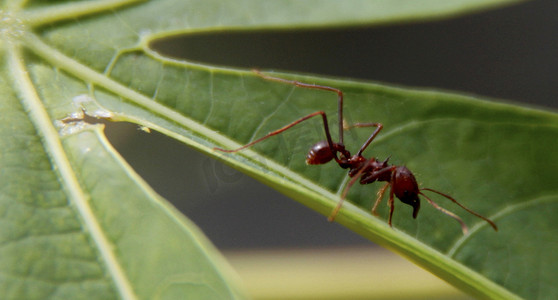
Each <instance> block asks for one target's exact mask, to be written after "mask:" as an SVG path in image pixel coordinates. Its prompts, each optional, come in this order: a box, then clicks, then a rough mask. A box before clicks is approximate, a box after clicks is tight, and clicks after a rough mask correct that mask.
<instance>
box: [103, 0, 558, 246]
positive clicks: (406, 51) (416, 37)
mask: <svg viewBox="0 0 558 300" xmlns="http://www.w3.org/2000/svg"><path fill="white" fill-rule="evenodd" d="M557 16H558V2H556V1H555V0H537V1H531V2H526V3H522V4H519V5H514V6H510V7H504V8H502V9H498V10H491V11H487V12H482V13H477V14H473V15H468V16H462V17H458V18H455V19H449V20H443V21H435V22H431V23H426V22H420V23H410V24H398V25H393V26H380V27H375V28H364V27H361V28H346V29H331V30H320V31H317V30H299V31H269V32H220V33H216V34H196V35H190V36H187V37H177V38H175V39H170V40H164V41H159V42H157V43H155V44H154V45H153V47H154V48H155V49H156V50H157V51H159V52H160V53H162V54H163V55H168V56H172V57H178V58H183V59H185V60H189V61H195V62H202V63H208V64H211V65H218V66H231V67H239V68H254V67H258V68H261V69H273V70H282V71H293V72H304V73H313V74H319V75H325V76H335V77H345V78H358V79H363V80H374V81H380V82H386V83H392V84H398V85H406V86H413V87H426V88H436V89H444V90H455V91H461V92H465V93H472V94H478V95H483V96H488V97H494V98H502V99H508V100H512V101H514V102H522V103H525V104H528V105H534V106H538V107H541V108H543V109H552V110H555V108H556V106H557V101H556V99H557V98H558V78H557V73H558V72H557V70H558V34H557V29H558V17H557ZM107 135H108V137H109V139H111V141H112V143H113V144H114V145H115V147H116V148H117V149H118V151H119V152H120V153H121V154H122V155H123V156H124V157H125V159H126V160H127V161H128V162H129V163H130V164H131V165H132V167H133V168H134V169H135V170H136V171H137V172H138V173H139V174H140V175H141V176H142V177H143V178H144V179H145V180H146V181H147V182H148V183H149V184H150V185H151V186H152V187H153V188H154V189H155V190H156V191H157V192H158V193H159V194H161V195H162V196H163V197H165V198H166V199H168V200H169V201H171V202H172V203H173V204H174V205H175V206H176V207H177V208H178V209H180V210H181V211H183V212H184V214H185V215H186V216H187V217H188V218H190V219H191V220H193V221H194V222H195V223H196V224H197V225H198V226H199V227H201V229H202V230H203V231H204V233H205V234H206V235H207V236H208V237H209V238H210V239H211V240H212V242H213V243H214V244H216V245H217V247H218V248H220V249H246V248H269V247H323V246H350V245H370V244H371V243H370V242H368V241H366V240H364V239H363V238H361V237H360V236H358V235H356V234H354V233H352V232H350V231H349V230H347V229H344V228H343V227H341V226H339V225H337V224H330V223H328V222H327V220H326V217H324V216H321V215H318V214H317V213H315V212H313V211H311V210H310V209H307V208H305V207H303V206H302V205H300V204H298V203H296V202H295V201H293V200H291V199H288V198H286V197H283V196H282V195H280V194H279V193H277V192H275V191H274V190H272V189H270V188H268V187H266V186H264V185H262V184H260V183H258V182H256V181H255V180H253V179H251V178H249V177H247V176H245V175H242V174H240V173H238V172H237V171H235V170H232V169H230V168H228V167H226V166H223V165H222V164H221V163H219V162H217V161H214V160H212V159H210V158H208V157H206V156H204V155H202V154H200V153H198V152H196V151H194V150H192V149H189V148H188V147H187V146H185V145H183V144H181V143H179V142H176V141H174V140H172V139H170V138H167V137H165V136H163V135H162V134H159V133H155V132H153V133H150V134H148V133H145V132H143V131H141V130H138V127H137V126H136V125H133V124H125V123H113V124H109V126H108V129H107ZM371 197H374V195H371Z"/></svg>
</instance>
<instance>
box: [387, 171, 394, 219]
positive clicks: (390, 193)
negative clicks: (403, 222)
mask: <svg viewBox="0 0 558 300" xmlns="http://www.w3.org/2000/svg"><path fill="white" fill-rule="evenodd" d="M394 182H395V172H393V174H392V175H391V180H390V182H389V183H390V184H391V188H390V189H389V200H388V206H389V218H388V225H389V227H392V225H391V218H392V217H393V211H394V210H395V205H394V203H393V183H394Z"/></svg>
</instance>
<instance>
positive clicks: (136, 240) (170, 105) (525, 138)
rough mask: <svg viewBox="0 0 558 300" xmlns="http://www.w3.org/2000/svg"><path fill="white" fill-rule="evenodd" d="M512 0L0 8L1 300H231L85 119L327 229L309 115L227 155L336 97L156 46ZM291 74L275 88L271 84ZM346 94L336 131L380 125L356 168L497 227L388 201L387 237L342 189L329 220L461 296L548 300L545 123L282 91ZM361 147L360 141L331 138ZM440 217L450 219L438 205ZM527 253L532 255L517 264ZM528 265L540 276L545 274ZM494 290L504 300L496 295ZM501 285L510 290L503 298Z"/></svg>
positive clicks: (348, 89) (212, 257) (222, 268)
mask: <svg viewBox="0 0 558 300" xmlns="http://www.w3.org/2000/svg"><path fill="white" fill-rule="evenodd" d="M511 2H516V1H504V0H500V1H480V0H477V1H472V0H469V1H465V0H462V1H435V0H430V1H422V2H421V3H420V5H417V2H416V1H343V2H341V1H304V2H302V1H273V2H271V1H249V0H245V1H242V2H239V1H234V2H232V1H217V0H216V1H208V0H205V1H171V0H160V1H130V0H121V1H105V0H99V1H57V2H56V3H57V4H49V3H45V2H44V1H4V2H3V3H2V4H1V5H2V6H1V7H2V10H0V14H1V16H0V22H1V24H0V25H1V28H2V30H1V31H0V43H1V44H0V51H1V54H2V61H1V64H2V65H1V67H2V73H1V75H0V76H1V77H0V91H1V92H2V93H1V95H2V96H1V97H2V101H1V102H0V103H1V104H0V109H1V112H2V118H1V121H0V122H1V123H0V130H1V131H2V133H3V135H2V136H3V139H2V140H1V141H0V143H1V147H0V149H2V150H1V151H0V167H1V169H0V176H1V178H0V182H1V183H2V189H1V191H2V192H1V194H0V216H1V218H0V220H1V224H2V230H0V241H1V242H2V244H1V245H2V246H1V247H0V253H1V255H0V266H1V268H0V270H2V272H1V274H0V294H2V295H3V296H4V297H3V298H6V299H20V298H28V299H44V298H52V299H58V298H59V299H68V298H72V299H75V298H79V297H82V298H84V299H93V298H99V299H109V298H118V297H120V298H127V299H135V298H146V299H152V298H169V299H170V298H183V297H184V295H188V298H209V299H211V298H234V297H242V296H243V294H242V291H240V290H239V289H238V288H237V287H236V285H235V282H234V275H231V274H230V270H229V267H228V265H227V264H226V263H225V262H223V260H222V258H221V257H220V255H219V254H218V253H216V251H215V250H214V248H213V247H212V246H211V245H210V243H209V242H207V241H206V240H205V238H204V237H203V236H202V235H201V234H200V233H199V231H198V230H197V229H196V228H195V226H194V225H192V224H191V223H190V222H189V221H188V220H186V218H185V217H183V216H181V215H180V214H178V213H177V212H176V211H174V209H173V208H172V207H170V206H169V205H168V204H167V203H166V202H165V201H164V200H163V199H161V198H160V197H159V196H157V195H156V194H155V193H154V192H153V191H152V190H150V188H149V187H147V186H146V184H145V183H144V182H143V181H142V180H141V179H140V178H138V176H137V175H136V174H135V173H134V172H133V171H132V170H131V169H130V168H129V167H128V166H127V165H126V163H125V162H124V161H123V160H122V159H121V158H120V157H119V156H118V154H117V153H116V152H115V151H114V149H112V147H111V146H110V145H109V144H108V142H107V141H106V140H105V138H104V135H103V133H102V128H101V125H94V124H90V121H87V119H86V120H85V121H84V120H82V119H83V117H84V116H83V112H85V113H86V114H87V115H89V116H93V117H97V118H104V119H110V120H114V121H132V122H136V123H138V124H141V125H143V126H147V127H149V128H153V129H155V130H158V131H161V132H163V133H165V134H167V135H169V136H171V137H174V138H176V139H178V140H180V141H183V142H184V143H187V144H189V145H191V146H193V147H195V148H197V149H199V150H201V151H204V152H207V153H208V154H210V155H213V156H215V157H218V158H220V159H222V160H224V161H226V162H228V163H229V164H231V165H234V166H236V167H238V168H240V169H242V170H244V171H245V172H247V173H249V174H251V175H253V176H255V177H256V178H258V179H259V180H261V181H264V182H266V183H268V184H270V185H272V186H274V187H275V188H277V189H279V190H280V191H282V192H283V193H285V194H287V195H290V196H292V197H293V198H295V199H297V200H298V201H300V202H302V203H304V204H305V205H307V206H309V207H311V208H314V209H316V210H317V211H319V212H321V213H323V214H324V215H329V214H330V212H331V210H332V208H333V207H334V206H335V205H336V203H337V201H338V200H339V193H340V191H341V190H342V187H343V185H344V184H345V183H346V180H347V176H346V171H343V170H341V169H339V168H338V166H336V165H334V164H333V163H332V164H330V165H324V166H306V165H305V164H304V156H305V154H306V152H307V150H308V148H309V147H310V146H311V145H312V144H313V143H315V142H316V141H319V140H321V139H323V138H324V135H323V129H322V127H321V126H322V125H321V124H320V122H319V120H312V121H307V122H306V123H305V124H304V125H303V124H301V125H299V126H297V127H295V128H293V129H291V130H289V131H287V132H285V133H283V134H282V135H280V136H277V137H275V138H273V139H269V140H266V141H265V142H262V143H261V144H258V145H257V146H255V147H253V148H251V149H246V150H245V151H242V152H239V153H234V154H223V153H220V152H216V151H214V150H212V149H213V147H215V146H221V147H227V148H235V147H238V146H240V145H242V144H244V143H247V142H249V141H251V140H253V139H254V138H257V137H260V136H263V135H264V134H265V133H267V132H269V131H271V130H274V129H277V128H280V127H281V126H284V125H285V124H287V123H289V122H292V121H294V120H296V119H297V118H298V117H300V116H304V115H306V114H309V113H312V112H315V111H317V110H324V111H326V112H327V114H328V116H329V117H330V122H331V127H332V131H333V135H334V137H336V136H337V135H338V132H337V131H336V126H333V124H336V121H337V120H336V101H335V99H336V96H335V94H333V95H332V94H331V93H328V92H325V91H317V90H309V89H301V88H295V87H293V86H290V85H286V84H281V83H277V82H269V81H265V80H263V79H262V78H260V77H258V76H256V75H255V74H253V73H250V72H246V71H240V70H233V69H224V68H215V67H211V66H204V65H197V64H191V63H187V62H182V61H177V60H173V59H170V58H165V57H161V56H160V55H158V54H157V53H155V52H154V51H153V50H151V49H150V48H149V43H150V42H151V41H153V40H155V39H158V38H163V37H168V36H170V35H176V34H188V33H195V32H201V31H208V30H215V31H217V30H222V29H223V28H226V29H230V30H233V29H234V30H254V29H262V28H295V27H296V28H299V27H318V26H348V25H358V24H380V23H386V22H401V21H412V20H425V19H434V18H443V17H449V16H452V15H456V14H462V13H465V12H469V11H474V10H479V9H485V8H488V7H492V6H496V5H501V4H506V3H511ZM279 76H281V77H284V78H293V77H292V75H287V74H282V75H279ZM297 78H298V79H300V80H302V81H304V82H309V83H317V84H322V85H328V86H334V87H336V88H340V89H342V90H343V91H344V92H345V99H346V102H345V112H346V114H345V118H346V120H347V121H348V122H349V123H351V122H382V123H383V124H384V126H385V130H384V131H383V132H382V133H381V135H380V136H379V137H378V138H377V139H376V140H375V141H374V143H373V144H372V146H371V147H370V149H368V150H367V151H366V152H365V154H366V155H367V156H372V155H374V156H377V157H379V158H380V159H383V158H385V157H387V156H389V155H391V156H392V160H391V162H392V163H395V164H398V165H406V166H408V167H409V168H410V169H411V170H413V172H415V174H416V175H417V177H418V180H419V181H420V182H421V184H423V185H424V186H428V187H432V188H435V189H437V190H440V191H443V192H447V193H449V194H451V195H452V196H454V197H455V198H457V199H459V200H460V201H461V202H462V203H464V204H465V205H466V206H468V207H470V208H472V209H474V210H475V211H478V212H480V213H481V214H483V215H486V216H488V217H490V218H491V219H493V220H494V221H496V222H497V223H498V225H499V228H500V231H499V232H497V233H496V232H494V231H492V230H491V228H490V227H488V226H487V225H486V223H484V222H482V221H481V220H479V219H477V218H475V217H474V216H471V215H468V214H466V213H463V212H462V211H460V210H459V209H457V208H455V206H454V205H452V204H451V203H449V201H446V200H444V199H443V198H441V197H435V201H437V202H439V203H440V204H441V205H442V206H444V207H447V208H448V209H451V210H452V211H456V212H457V213H458V214H459V215H460V216H462V217H463V219H464V220H465V222H466V223H467V224H470V225H472V227H471V233H470V234H469V235H467V236H462V235H461V232H460V228H459V226H458V224H456V223H455V222H454V221H453V220H452V219H450V218H448V217H447V216H445V215H443V214H441V213H440V212H439V211H437V210H435V209H433V208H432V207H429V206H427V205H423V208H422V210H421V215H420V216H419V218H418V219H417V220H412V219H411V218H410V210H409V207H403V206H402V205H400V203H396V212H395V216H394V221H393V223H394V228H393V229H392V228H390V227H389V226H387V224H386V221H385V220H386V209H385V207H384V206H382V209H381V210H380V217H379V218H378V217H374V216H372V215H370V213H369V212H367V210H368V209H369V207H370V205H371V201H373V198H374V193H375V191H376V190H377V188H378V187H377V186H376V185H372V186H355V187H354V188H352V189H351V193H350V195H349V200H350V201H351V202H352V203H351V202H347V203H345V205H344V206H343V209H342V210H341V213H340V215H339V216H338V218H337V221H338V222H340V223H342V224H344V225H346V226H347V227H349V228H351V229H353V230H355V231H357V232H359V233H360V234H362V235H363V236H365V237H367V238H369V239H371V240H373V241H376V242H378V243H380V244H382V245H385V246H386V247H388V248H391V249H393V250H395V251H397V252H399V253H401V254H402V255H404V256H407V257H409V258H410V259H412V260H413V261H415V262H416V263H418V264H420V265H422V266H423V267H425V268H427V269H429V270H431V271H432V272H434V273H435V274H437V275H439V276H441V277H443V278H444V279H446V280H447V281H450V282H452V283H454V284H455V285H457V286H459V287H461V288H463V289H464V290H466V291H468V292H470V293H472V294H474V295H478V296H484V297H494V298H497V297H500V298H510V297H513V296H514V294H515V295H519V296H524V297H528V296H529V297H530V296H532V295H535V294H536V295H539V297H540V298H554V297H556V296H557V294H558V291H557V289H556V286H558V285H557V284H556V278H558V276H556V275H557V274H556V270H558V268H557V266H556V261H558V259H557V257H556V255H557V254H556V253H558V251H556V250H557V249H556V245H554V244H552V243H550V244H549V243H548V241H552V240H553V239H552V238H553V237H554V236H556V234H557V232H556V229H555V228H558V226H556V225H557V224H555V223H556V221H554V218H553V216H554V215H555V214H556V213H557V206H556V203H557V201H556V199H557V197H558V196H557V193H556V187H555V184H554V182H555V178H556V176H555V175H554V173H555V172H554V170H555V169H556V166H555V165H554V164H553V163H552V162H554V161H558V160H557V158H556V157H555V156H556V155H557V154H556V151H553V150H554V149H556V147H557V146H558V145H556V143H557V142H556V141H555V140H556V139H555V138H554V137H555V136H556V133H557V130H558V117H557V115H556V114H553V113H546V112H541V111H537V110H532V109H525V108H519V107H515V106H511V105H507V104H500V103H496V102H490V101H481V100H478V99H474V98H471V97H466V96H460V95H455V94H447V93H440V92H430V91H418V90H411V89H401V88H394V87H388V86H384V85H377V84H371V83H360V82H350V81H340V80H331V79H323V78H310V77H297ZM346 134H347V135H346V138H345V144H346V146H347V148H348V149H358V148H359V146H360V144H361V143H362V142H363V141H364V140H365V139H366V138H367V137H368V135H369V134H370V130H369V129H364V128H359V129H352V130H350V131H348V132H347V133H346ZM454 208H455V209H454ZM533 253H537V255H533ZM543 261H544V262H545V263H542V262H543ZM506 289H507V290H506ZM508 290H509V291H508Z"/></svg>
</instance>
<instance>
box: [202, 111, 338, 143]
mask: <svg viewBox="0 0 558 300" xmlns="http://www.w3.org/2000/svg"><path fill="white" fill-rule="evenodd" d="M318 115H321V116H322V120H323V122H324V130H325V133H326V138H327V143H328V145H329V147H330V148H332V149H333V140H332V139H331V134H330V133H329V127H328V125H327V116H326V114H325V112H323V111H317V112H314V113H311V114H309V115H307V116H304V117H302V118H300V119H298V120H296V121H294V122H292V123H290V124H287V125H286V126H283V127H282V128H279V129H277V130H275V131H272V132H270V133H268V134H266V135H265V136H263V137H261V138H259V139H257V140H255V141H253V142H251V143H248V144H246V145H244V146H242V147H240V148H236V149H232V150H228V149H222V148H218V147H215V148H213V150H217V151H221V152H227V153H231V152H237V151H240V150H242V149H245V148H248V147H250V146H252V145H254V144H257V143H259V142H261V141H263V140H265V139H267V138H269V137H272V136H274V135H277V134H280V133H282V132H283V131H285V130H287V129H289V128H291V127H293V126H295V125H297V124H299V123H301V122H303V121H306V120H308V119H310V118H312V117H315V116H318Z"/></svg>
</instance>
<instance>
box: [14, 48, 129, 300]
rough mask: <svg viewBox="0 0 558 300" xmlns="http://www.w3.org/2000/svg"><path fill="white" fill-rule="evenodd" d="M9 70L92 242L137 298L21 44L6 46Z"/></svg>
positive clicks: (125, 294)
mask: <svg viewBox="0 0 558 300" xmlns="http://www.w3.org/2000/svg"><path fill="white" fill-rule="evenodd" d="M6 54H7V55H6V57H7V62H8V69H9V70H10V72H11V75H12V80H13V87H14V89H15V90H16V92H17V94H18V95H19V98H20V100H21V103H22V106H23V107H24V108H25V110H26V111H27V112H28V115H29V119H30V120H31V122H32V123H33V125H34V127H35V130H36V132H37V135H38V136H39V137H40V139H41V142H42V143H43V147H44V149H45V152H46V153H47V155H48V157H49V159H50V161H51V164H52V165H53V168H52V169H53V170H54V172H55V174H56V175H57V177H58V178H59V182H60V183H61V184H62V187H63V190H64V191H65V193H66V194H67V197H68V199H69V202H70V203H73V204H74V205H75V207H76V208H77V210H78V212H79V215H80V217H81V220H82V222H83V223H84V225H85V227H86V228H87V229H88V230H89V233H90V235H91V238H92V239H93V242H94V243H95V245H96V246H97V249H98V251H99V253H100V256H101V258H102V260H103V261H104V264H105V265H106V267H107V269H108V272H109V273H110V276H111V278H112V279H113V280H114V284H115V286H116V289H117V290H118V292H119V294H120V295H121V296H122V298H123V299H137V297H136V296H135V294H134V292H133V290H132V288H131V286H130V283H129V281H128V278H127V277H126V275H125V274H124V272H123V270H122V269H121V267H120V264H119V263H118V262H117V259H116V257H115V255H114V253H113V252H112V247H111V245H110V243H109V242H108V240H107V238H106V236H105V235H104V233H103V231H102V229H101V226H100V225H99V223H98V222H97V220H96V218H95V215H94V214H93V212H92V210H91V207H90V206H89V205H88V197H87V196H86V194H85V193H84V192H83V190H82V188H81V185H80V184H79V181H78V179H77V176H76V174H75V173H74V170H73V169H72V166H71V164H70V161H69V160H68V157H67V156H66V153H65V151H64V149H63V146H62V143H61V142H60V139H59V136H58V132H57V131H56V129H55V128H54V126H53V123H52V122H51V120H50V117H49V116H48V113H47V111H46V109H45V107H44V106H43V104H42V102H41V99H40V97H39V95H38V94H37V91H36V89H35V88H34V85H33V82H32V81H31V79H30V78H29V76H28V72H27V71H26V68H25V64H24V60H23V55H22V51H21V48H20V47H16V46H13V45H12V46H10V47H9V48H8V49H6Z"/></svg>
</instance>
